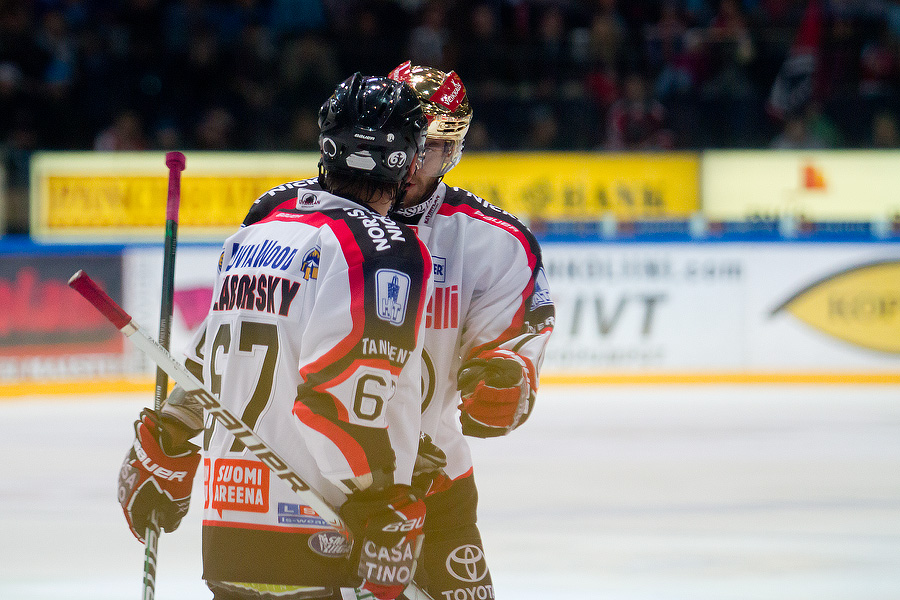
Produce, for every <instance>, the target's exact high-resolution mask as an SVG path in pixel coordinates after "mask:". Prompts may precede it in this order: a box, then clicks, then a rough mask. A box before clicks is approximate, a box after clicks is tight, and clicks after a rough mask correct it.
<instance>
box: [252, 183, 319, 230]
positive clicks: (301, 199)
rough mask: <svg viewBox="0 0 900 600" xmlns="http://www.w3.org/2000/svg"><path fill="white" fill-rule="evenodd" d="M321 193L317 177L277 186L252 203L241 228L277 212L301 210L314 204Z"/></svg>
mask: <svg viewBox="0 0 900 600" xmlns="http://www.w3.org/2000/svg"><path fill="white" fill-rule="evenodd" d="M321 192H322V188H321V187H320V186H319V181H318V178H317V177H311V178H309V179H301V180H298V181H288V182H286V183H282V184H281V185H277V186H275V187H273V188H272V189H270V190H268V191H267V192H265V193H263V194H262V195H261V196H260V197H259V198H257V199H256V200H255V201H254V202H253V205H252V206H251V207H250V211H249V212H248V213H247V216H246V217H245V218H244V222H243V223H242V226H244V227H246V226H247V225H253V224H254V223H257V222H259V221H262V220H263V219H265V218H266V217H268V216H270V215H272V214H273V213H274V212H276V211H278V210H284V209H291V208H301V207H302V206H304V204H312V203H315V202H316V201H317V198H318V194H319V193H321Z"/></svg>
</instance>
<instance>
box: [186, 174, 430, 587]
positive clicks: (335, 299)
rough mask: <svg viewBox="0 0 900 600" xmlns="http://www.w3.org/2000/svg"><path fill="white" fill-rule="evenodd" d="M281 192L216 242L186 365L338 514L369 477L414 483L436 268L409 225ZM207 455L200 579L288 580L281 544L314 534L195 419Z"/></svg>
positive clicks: (316, 524)
mask: <svg viewBox="0 0 900 600" xmlns="http://www.w3.org/2000/svg"><path fill="white" fill-rule="evenodd" d="M288 185H292V184H288ZM290 189H291V194H292V195H293V198H294V200H293V202H292V204H291V205H290V207H289V208H287V209H286V210H280V209H278V210H274V211H272V212H271V213H270V214H269V215H268V216H267V217H266V218H265V219H263V220H261V221H260V222H258V223H257V224H255V225H253V226H249V227H244V228H242V229H240V230H239V231H238V232H237V233H235V234H234V235H233V236H231V237H230V238H228V240H227V241H226V242H225V245H224V249H223V252H222V256H221V258H220V264H219V274H218V277H217V279H216V284H215V288H214V292H213V303H212V308H211V310H210V313H209V316H208V317H207V320H206V323H205V327H204V328H203V329H202V330H201V331H200V332H198V336H197V338H196V339H195V343H194V344H192V349H191V351H190V352H189V353H188V357H187V358H188V360H187V365H188V368H191V369H192V370H194V371H195V374H198V375H202V379H203V380H204V381H205V382H206V383H207V384H208V385H209V387H210V388H211V391H213V392H214V393H216V394H218V395H219V400H220V401H221V402H222V404H223V405H224V406H226V407H227V408H228V409H230V410H231V411H232V412H234V413H235V414H237V415H240V416H241V418H242V420H243V421H244V422H246V423H247V424H248V425H250V426H251V427H253V428H254V430H255V431H256V432H257V433H258V434H259V435H260V436H261V437H262V438H263V439H265V440H266V441H267V442H268V443H269V444H270V445H271V447H272V448H273V449H274V450H275V451H276V452H277V453H278V454H279V455H280V456H281V457H282V458H284V459H285V460H286V461H287V462H288V463H289V464H290V466H291V467H293V468H294V469H295V470H296V472H297V473H298V474H299V475H300V476H301V478H303V479H304V480H305V481H306V482H307V483H308V484H310V485H311V486H312V487H313V488H315V489H316V490H318V491H319V492H320V493H321V494H322V495H323V496H324V497H325V499H326V500H327V501H329V502H330V503H331V504H332V505H335V506H339V505H340V504H342V503H343V502H344V500H345V499H346V494H348V493H351V492H353V491H355V490H356V489H357V487H358V486H359V485H360V482H366V481H370V480H371V475H372V474H373V473H377V472H379V471H381V472H383V473H385V474H387V481H388V482H390V481H391V479H392V480H393V482H394V483H405V484H409V483H410V481H411V477H412V470H413V465H414V462H415V455H416V450H417V448H418V439H419V432H420V429H421V419H420V416H421V404H422V394H421V387H420V385H421V384H420V382H421V364H422V357H421V352H422V345H423V337H424V336H423V332H424V324H425V323H424V321H425V319H424V315H425V307H426V303H427V300H428V298H429V297H430V294H431V290H432V278H431V276H430V274H431V271H432V265H431V259H430V255H429V254H428V252H427V250H426V248H425V246H424V244H422V243H421V241H420V240H418V239H417V238H416V236H415V234H414V233H413V232H412V231H411V230H410V228H408V227H406V226H403V225H399V224H397V223H395V222H393V221H392V220H391V219H389V218H386V217H382V216H381V215H379V214H378V213H376V212H373V211H371V210H370V209H368V208H365V207H363V206H361V205H360V204H357V203H355V202H353V201H350V200H346V199H343V198H339V197H337V196H333V195H331V194H328V193H327V192H324V191H322V190H320V189H318V188H316V189H309V188H307V187H305V186H303V185H302V184H297V185H296V187H294V186H292V187H291V188H290ZM204 449H205V452H204V468H205V478H206V479H205V483H206V498H205V502H204V517H203V528H204V535H203V538H204V541H203V545H204V577H205V578H206V579H212V580H220V581H221V580H228V581H264V582H278V583H289V582H290V578H289V577H288V578H287V579H286V576H285V575H283V574H281V573H279V574H273V569H276V568H277V570H278V571H284V573H285V574H286V575H287V576H289V575H290V573H291V569H292V566H291V563H292V559H290V558H285V557H284V556H282V554H290V553H291V552H292V550H291V544H293V543H296V542H294V541H293V538H296V537H297V536H296V535H290V534H293V533H298V532H301V533H302V532H307V533H308V532H314V531H317V530H321V529H323V528H324V526H325V523H324V521H322V520H321V519H319V518H318V516H317V515H315V513H313V512H312V511H311V510H310V509H309V507H307V506H304V505H303V504H302V503H301V502H300V501H299V500H298V498H297V497H296V495H295V494H294V493H293V492H292V491H291V489H290V488H289V486H288V485H287V484H285V483H284V482H283V481H282V480H280V479H278V478H277V477H273V476H271V473H270V472H269V471H268V469H267V468H266V467H265V466H264V465H263V463H261V462H260V461H259V460H257V459H256V458H255V457H254V456H253V454H252V453H250V452H249V451H248V450H246V448H244V447H243V445H242V444H241V443H240V442H239V441H237V440H235V439H234V436H232V435H231V434H230V433H229V432H228V431H227V430H226V429H225V428H224V427H221V426H216V425H215V424H214V423H212V422H207V428H206V431H205V433H204ZM377 478H378V477H377V476H376V479H377ZM383 479H384V477H383V476H382V480H383ZM363 487H364V486H363ZM301 543H305V542H301ZM250 547H253V548H261V549H267V550H266V551H261V552H257V553H254V555H253V556H252V557H251V556H249V555H245V556H242V554H243V552H241V551H239V550H240V549H241V548H250ZM294 554H297V557H296V560H299V559H300V556H299V554H298V553H296V552H294ZM294 572H295V573H297V572H299V570H298V569H294ZM294 576H295V577H296V575H294ZM236 578H240V579H236Z"/></svg>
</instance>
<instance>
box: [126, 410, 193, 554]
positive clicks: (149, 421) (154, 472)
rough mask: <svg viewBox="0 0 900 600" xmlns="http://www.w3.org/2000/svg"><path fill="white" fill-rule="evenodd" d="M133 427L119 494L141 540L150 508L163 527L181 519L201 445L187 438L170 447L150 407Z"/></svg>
mask: <svg viewBox="0 0 900 600" xmlns="http://www.w3.org/2000/svg"><path fill="white" fill-rule="evenodd" d="M134 431H135V439H134V444H133V445H132V447H131V450H129V451H128V454H127V455H126V456H125V462H123V463H122V468H121V470H120V471H119V490H118V496H119V504H121V505H122V510H123V511H124V512H125V520H126V521H128V526H129V527H130V528H131V533H133V534H134V536H135V537H136V538H137V539H139V540H140V541H141V542H144V533H145V531H146V529H147V524H148V522H149V520H150V513H151V512H152V511H154V510H155V511H156V514H157V516H158V517H159V524H160V527H162V529H164V530H165V531H174V530H175V529H176V528H177V527H178V525H179V524H180V523H181V519H182V518H183V517H184V515H185V514H186V513H187V511H188V505H189V504H190V501H191V487H192V485H193V481H194V473H196V472H197V465H198V464H199V463H200V454H199V452H198V451H199V450H200V449H199V448H198V447H197V446H195V445H194V444H191V443H190V442H185V443H184V444H182V445H181V446H179V447H177V448H169V444H166V441H167V440H166V436H165V431H164V429H163V427H162V424H161V423H160V418H159V416H158V415H157V414H156V412H155V411H152V410H150V409H149V408H145V409H144V410H143V411H142V412H141V418H140V419H138V420H137V421H135V423H134ZM164 448H165V449H164Z"/></svg>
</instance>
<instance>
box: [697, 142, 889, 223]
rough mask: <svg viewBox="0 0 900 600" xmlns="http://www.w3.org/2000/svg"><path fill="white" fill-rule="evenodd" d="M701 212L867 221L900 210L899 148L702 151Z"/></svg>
mask: <svg viewBox="0 0 900 600" xmlns="http://www.w3.org/2000/svg"><path fill="white" fill-rule="evenodd" d="M702 161H703V162H702V176H701V195H702V202H703V214H704V215H705V216H706V217H707V218H708V219H710V220H712V221H742V220H744V219H752V218H777V217H781V216H794V217H800V218H805V219H806V220H809V221H818V222H828V221H872V220H878V219H890V218H893V216H894V215H897V214H900V152H896V151H884V150H847V151H830V150H810V151H793V150H778V151H737V150H735V151H729V150H723V151H709V152H704V153H703V159H702Z"/></svg>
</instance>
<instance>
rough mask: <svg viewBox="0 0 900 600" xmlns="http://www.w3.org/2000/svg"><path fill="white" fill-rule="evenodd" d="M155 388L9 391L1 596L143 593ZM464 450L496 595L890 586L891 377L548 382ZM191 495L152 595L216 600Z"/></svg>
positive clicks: (898, 404) (520, 599)
mask: <svg viewBox="0 0 900 600" xmlns="http://www.w3.org/2000/svg"><path fill="white" fill-rule="evenodd" d="M151 401H152V391H150V390H148V392H147V393H146V394H140V395H127V396H118V397H117V396H62V397H53V398H47V397H43V398H42V397H35V398H23V399H5V400H0V455H2V456H3V459H2V462H0V600H88V599H90V600H119V599H134V600H137V599H138V598H139V597H140V593H141V574H142V565H143V546H142V545H140V544H139V543H138V542H137V541H136V540H135V539H134V538H133V537H132V536H131V534H130V533H129V532H128V530H127V527H126V526H125V521H124V519H123V517H122V515H121V512H120V509H119V506H118V503H117V502H116V499H115V487H116V486H115V482H116V474H117V470H118V467H119V464H120V462H121V459H122V457H123V456H124V453H125V450H126V448H127V446H128V444H129V443H130V441H131V438H132V431H131V423H132V421H133V420H134V418H135V416H136V415H137V412H138V410H139V408H140V407H141V406H142V405H143V404H145V403H147V402H151ZM472 446H473V452H474V454H475V462H476V478H477V481H478V483H479V488H480V493H481V507H480V514H479V516H480V523H481V529H482V534H483V537H484V541H485V545H486V550H487V555H488V558H489V563H490V566H491V570H492V573H493V578H494V585H495V589H496V594H497V598H499V599H500V600H537V599H542V600H545V599H564V598H572V599H616V600H649V599H653V600H750V599H753V600H896V599H897V598H900V387H897V386H837V385H831V386H740V387H739V386H723V385H713V386H699V387H697V386H671V387H669V386H647V387H625V386H606V387H566V386H556V387H549V386H546V387H545V388H544V389H542V390H541V394H540V398H539V404H538V407H537V409H536V411H535V413H534V415H533V416H532V418H531V420H530V421H529V422H528V423H526V424H525V425H524V426H523V428H522V429H520V430H518V431H516V432H515V433H514V434H513V435H512V436H510V437H507V438H501V439H493V440H476V441H473V443H472ZM200 479H201V478H199V477H198V481H197V483H198V484H200V483H201V481H200ZM200 497H201V487H200V486H199V485H198V486H197V487H196V488H195V503H194V506H193V507H192V508H191V510H190V512H189V513H188V516H187V517H186V519H185V521H184V523H183V524H182V526H181V528H180V529H179V530H178V531H177V532H175V533H172V534H166V535H164V536H163V538H162V540H161V542H160V548H159V553H160V554H159V558H160V561H159V569H158V575H157V589H156V597H157V598H158V599H159V600H208V599H209V598H210V596H211V595H210V594H209V592H208V591H206V588H205V587H204V586H203V584H202V582H201V580H200V533H199V527H200V524H199V518H200V516H199V513H200V511H199V509H198V504H199V502H198V501H197V499H198V498H200Z"/></svg>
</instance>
